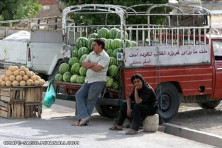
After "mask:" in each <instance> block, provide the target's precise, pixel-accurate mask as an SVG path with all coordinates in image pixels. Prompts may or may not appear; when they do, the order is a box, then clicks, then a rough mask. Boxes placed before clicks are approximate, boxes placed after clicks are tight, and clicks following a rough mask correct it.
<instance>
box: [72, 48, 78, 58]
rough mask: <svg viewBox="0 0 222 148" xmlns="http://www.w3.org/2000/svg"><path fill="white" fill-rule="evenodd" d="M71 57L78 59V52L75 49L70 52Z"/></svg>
mask: <svg viewBox="0 0 222 148" xmlns="http://www.w3.org/2000/svg"><path fill="white" fill-rule="evenodd" d="M72 57H78V50H77V49H74V50H73V51H72Z"/></svg>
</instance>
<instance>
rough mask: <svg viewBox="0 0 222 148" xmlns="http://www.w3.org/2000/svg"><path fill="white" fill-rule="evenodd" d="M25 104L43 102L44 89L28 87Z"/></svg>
mask: <svg viewBox="0 0 222 148" xmlns="http://www.w3.org/2000/svg"><path fill="white" fill-rule="evenodd" d="M24 100H25V102H42V87H26V88H25V95H24Z"/></svg>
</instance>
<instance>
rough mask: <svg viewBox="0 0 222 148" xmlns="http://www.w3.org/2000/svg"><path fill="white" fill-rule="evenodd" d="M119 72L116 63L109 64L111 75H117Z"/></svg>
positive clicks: (109, 73)
mask: <svg viewBox="0 0 222 148" xmlns="http://www.w3.org/2000/svg"><path fill="white" fill-rule="evenodd" d="M117 73H118V67H117V66H116V65H111V66H109V69H108V75H109V76H110V77H115V76H116V75H117Z"/></svg>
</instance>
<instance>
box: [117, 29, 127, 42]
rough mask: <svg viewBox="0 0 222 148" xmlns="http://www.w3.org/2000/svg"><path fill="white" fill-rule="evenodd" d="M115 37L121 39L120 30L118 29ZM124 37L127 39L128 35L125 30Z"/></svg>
mask: <svg viewBox="0 0 222 148" xmlns="http://www.w3.org/2000/svg"><path fill="white" fill-rule="evenodd" d="M116 38H117V39H121V31H119V32H118V33H117V35H116ZM125 39H126V40H128V39H129V36H128V33H127V32H126V31H125Z"/></svg>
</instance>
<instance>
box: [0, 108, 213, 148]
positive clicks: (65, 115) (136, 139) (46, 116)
mask: <svg viewBox="0 0 222 148" xmlns="http://www.w3.org/2000/svg"><path fill="white" fill-rule="evenodd" d="M74 118H75V116H74V109H73V108H69V107H64V106H61V105H56V104H54V105H53V106H52V107H51V108H50V109H46V108H43V114H42V118H41V119H4V118H0V147H1V148H4V147H13V148H14V147H15V146H14V145H11V146H8V145H7V146H6V145H4V144H3V142H4V141H10V142H12V141H17V143H19V142H25V141H36V142H39V143H40V142H43V141H49V142H51V143H52V142H53V141H64V142H65V143H67V142H68V141H74V142H78V145H72V146H68V145H66V146H63V147H83V148H85V147H87V148H88V147H90V148H100V147H101V148H104V147H106V148H109V147H112V148H113V147H116V148H118V147H121V148H122V147H124V148H125V147H152V148H190V147H192V148H213V146H210V145H206V144H202V143H198V142H195V141H192V140H187V139H183V138H180V137H176V136H172V135H168V134H165V133H163V132H159V131H158V132H156V133H145V132H142V131H140V132H139V134H137V135H135V136H127V135H125V134H124V133H125V132H126V131H127V130H128V129H124V130H123V131H119V132H115V131H109V130H108V128H109V127H110V126H111V125H112V123H113V120H112V119H108V118H104V117H101V116H99V115H98V114H97V113H94V114H93V116H92V120H91V121H90V124H89V126H83V127H73V126H70V125H71V123H72V122H73V121H74ZM24 144H25V143H22V144H21V145H16V147H22V148H23V147H29V146H27V145H24ZM32 147H38V148H39V145H34V146H32ZM41 147H61V146H59V145H56V146H55V145H49V144H48V145H41Z"/></svg>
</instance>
